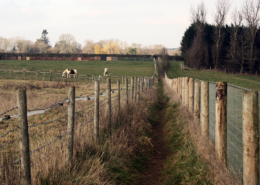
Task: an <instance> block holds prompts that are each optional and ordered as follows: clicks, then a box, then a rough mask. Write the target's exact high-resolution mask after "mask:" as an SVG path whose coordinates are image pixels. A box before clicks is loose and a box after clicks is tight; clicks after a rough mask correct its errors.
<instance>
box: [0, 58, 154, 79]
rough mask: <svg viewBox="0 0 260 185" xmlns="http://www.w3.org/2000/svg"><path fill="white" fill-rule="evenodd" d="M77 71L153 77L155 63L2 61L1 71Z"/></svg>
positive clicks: (90, 73) (82, 73)
mask: <svg viewBox="0 0 260 185" xmlns="http://www.w3.org/2000/svg"><path fill="white" fill-rule="evenodd" d="M68 68H69V69H77V71H78V74H79V75H94V76H98V75H103V72H104V68H108V70H109V74H110V73H112V75H118V76H122V75H127V76H152V75H153V69H154V63H153V62H149V61H147V62H146V61H54V60H29V61H26V60H0V69H5V70H11V69H12V70H25V69H26V70H27V71H39V72H49V71H50V70H53V71H54V72H62V71H64V70H65V69H68Z"/></svg>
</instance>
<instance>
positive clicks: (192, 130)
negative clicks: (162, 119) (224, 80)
mask: <svg viewBox="0 0 260 185" xmlns="http://www.w3.org/2000/svg"><path fill="white" fill-rule="evenodd" d="M165 94H166V95H167V96H169V97H170V103H173V104H176V105H177V104H178V103H179V98H178V97H177V95H176V94H174V93H172V90H171V89H170V88H169V87H168V86H167V85H166V84H165ZM175 110H176V111H175V113H174V114H175V118H176V119H177V120H176V122H179V124H180V123H181V124H184V125H183V129H184V133H186V136H184V137H186V140H187V139H188V140H189V142H192V143H193V145H194V146H195V148H196V153H197V154H198V156H200V158H201V159H202V161H204V162H205V163H206V164H207V165H208V167H209V169H210V171H211V173H212V175H213V177H210V176H209V178H212V180H213V182H214V184H219V185H224V184H225V185H235V184H240V179H239V177H238V176H236V175H235V174H234V173H232V169H228V168H226V167H225V165H224V164H223V163H222V162H220V161H219V160H218V159H217V155H216V151H215V147H214V145H213V144H212V142H211V141H210V139H209V138H205V137H202V135H201V129H200V123H199V122H198V121H195V120H194V116H193V114H191V113H190V112H189V111H188V109H187V108H186V107H184V106H182V105H181V104H180V105H178V106H177V108H175ZM169 113H170V111H169V110H168V114H169ZM167 116H169V115H167V111H166V117H167ZM177 158H178V156H177ZM176 160H177V159H176ZM177 161H178V160H177ZM177 161H175V162H177ZM208 175H209V174H208ZM201 177H203V176H201Z"/></svg>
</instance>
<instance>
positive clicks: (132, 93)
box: [131, 76, 134, 104]
mask: <svg viewBox="0 0 260 185" xmlns="http://www.w3.org/2000/svg"><path fill="white" fill-rule="evenodd" d="M131 87H132V91H131V103H132V104H133V103H134V77H133V76H132V77H131Z"/></svg>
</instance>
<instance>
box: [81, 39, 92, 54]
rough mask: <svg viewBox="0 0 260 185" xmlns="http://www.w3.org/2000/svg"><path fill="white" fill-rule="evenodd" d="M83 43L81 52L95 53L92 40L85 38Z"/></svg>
mask: <svg viewBox="0 0 260 185" xmlns="http://www.w3.org/2000/svg"><path fill="white" fill-rule="evenodd" d="M84 42H85V45H84V46H83V49H82V50H83V53H89V54H94V53H95V49H94V45H95V43H94V41H93V40H90V39H86V40H85V41H84Z"/></svg>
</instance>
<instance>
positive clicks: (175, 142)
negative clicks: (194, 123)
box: [163, 103, 213, 185]
mask: <svg viewBox="0 0 260 185" xmlns="http://www.w3.org/2000/svg"><path fill="white" fill-rule="evenodd" d="M179 106H180V105H179V104H178V103H174V104H170V105H168V106H166V109H165V125H164V130H165V137H164V139H165V142H166V143H168V146H169V149H170V153H171V155H170V157H169V158H168V160H167V162H166V163H165V168H164V172H163V174H164V182H163V184H165V185H167V184H213V183H212V182H213V180H212V173H211V172H210V170H209V168H208V165H207V164H206V163H205V162H204V161H203V159H202V158H201V157H200V156H199V155H197V153H196V149H195V147H194V145H193V143H192V142H191V137H190V134H189V133H188V132H187V129H185V119H183V117H184V116H185V115H184V114H182V113H181V112H180V109H179Z"/></svg>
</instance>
